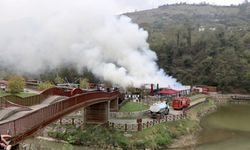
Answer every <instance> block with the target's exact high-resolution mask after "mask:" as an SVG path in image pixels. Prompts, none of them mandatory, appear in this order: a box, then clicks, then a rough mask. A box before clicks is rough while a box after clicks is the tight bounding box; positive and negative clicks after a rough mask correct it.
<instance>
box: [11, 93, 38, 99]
mask: <svg viewBox="0 0 250 150" xmlns="http://www.w3.org/2000/svg"><path fill="white" fill-rule="evenodd" d="M15 95H16V96H19V97H22V98H25V97H30V96H34V95H37V94H35V93H29V92H20V93H18V94H15Z"/></svg>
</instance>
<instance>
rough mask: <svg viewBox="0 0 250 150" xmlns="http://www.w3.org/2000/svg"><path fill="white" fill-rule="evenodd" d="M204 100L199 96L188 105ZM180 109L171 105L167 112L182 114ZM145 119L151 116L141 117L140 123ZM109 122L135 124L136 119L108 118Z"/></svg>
mask: <svg viewBox="0 0 250 150" xmlns="http://www.w3.org/2000/svg"><path fill="white" fill-rule="evenodd" d="M205 100H206V98H200V99H198V100H195V101H192V102H191V103H190V106H193V105H196V104H198V103H202V102H204V101H205ZM182 113H183V112H182V110H174V109H173V108H172V107H170V110H169V114H172V115H178V114H182ZM147 121H153V119H152V118H143V119H142V123H146V122H147ZM109 122H113V123H115V124H136V123H137V122H136V119H109Z"/></svg>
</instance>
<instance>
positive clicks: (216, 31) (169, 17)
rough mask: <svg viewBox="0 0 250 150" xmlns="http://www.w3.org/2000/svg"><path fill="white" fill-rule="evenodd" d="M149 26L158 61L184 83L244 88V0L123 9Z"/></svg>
mask: <svg viewBox="0 0 250 150" xmlns="http://www.w3.org/2000/svg"><path fill="white" fill-rule="evenodd" d="M125 15H127V16H129V17H131V18H132V21H133V22H135V23H138V24H139V26H140V27H142V28H144V29H145V30H147V31H148V32H149V39H148V42H149V43H150V46H151V49H152V50H154V51H155V52H156V53H157V55H158V58H159V60H158V63H159V65H160V66H161V67H162V68H164V69H165V70H166V72H167V73H168V74H170V75H173V76H174V77H176V78H177V79H178V80H179V81H181V82H182V83H184V84H188V85H201V84H205V85H214V86H218V87H219V88H220V89H221V90H223V91H228V92H249V91H250V4H249V3H247V2H245V3H243V4H241V5H239V6H212V5H207V4H200V5H188V4H175V5H165V6H161V7H159V8H157V9H153V10H146V11H140V12H134V13H128V14H125Z"/></svg>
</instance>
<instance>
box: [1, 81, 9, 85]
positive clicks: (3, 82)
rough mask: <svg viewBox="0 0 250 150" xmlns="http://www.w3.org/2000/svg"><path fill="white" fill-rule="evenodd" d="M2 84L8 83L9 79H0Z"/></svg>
mask: <svg viewBox="0 0 250 150" xmlns="http://www.w3.org/2000/svg"><path fill="white" fill-rule="evenodd" d="M0 84H6V85H7V84H8V81H6V80H0Z"/></svg>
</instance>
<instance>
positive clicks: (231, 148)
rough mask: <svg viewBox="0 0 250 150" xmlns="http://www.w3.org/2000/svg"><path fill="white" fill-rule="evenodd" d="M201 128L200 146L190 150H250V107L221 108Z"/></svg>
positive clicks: (231, 106) (207, 117) (203, 121)
mask: <svg viewBox="0 0 250 150" xmlns="http://www.w3.org/2000/svg"><path fill="white" fill-rule="evenodd" d="M201 126H202V127H203V130H202V131H201V133H200V134H199V135H198V139H197V140H198V146H195V147H193V148H187V149H188V150H189V149H194V150H250V105H232V104H231V105H227V106H221V107H219V108H218V111H217V112H215V113H213V114H210V115H208V116H206V117H204V118H203V119H202V120H201ZM181 150H183V149H181Z"/></svg>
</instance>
